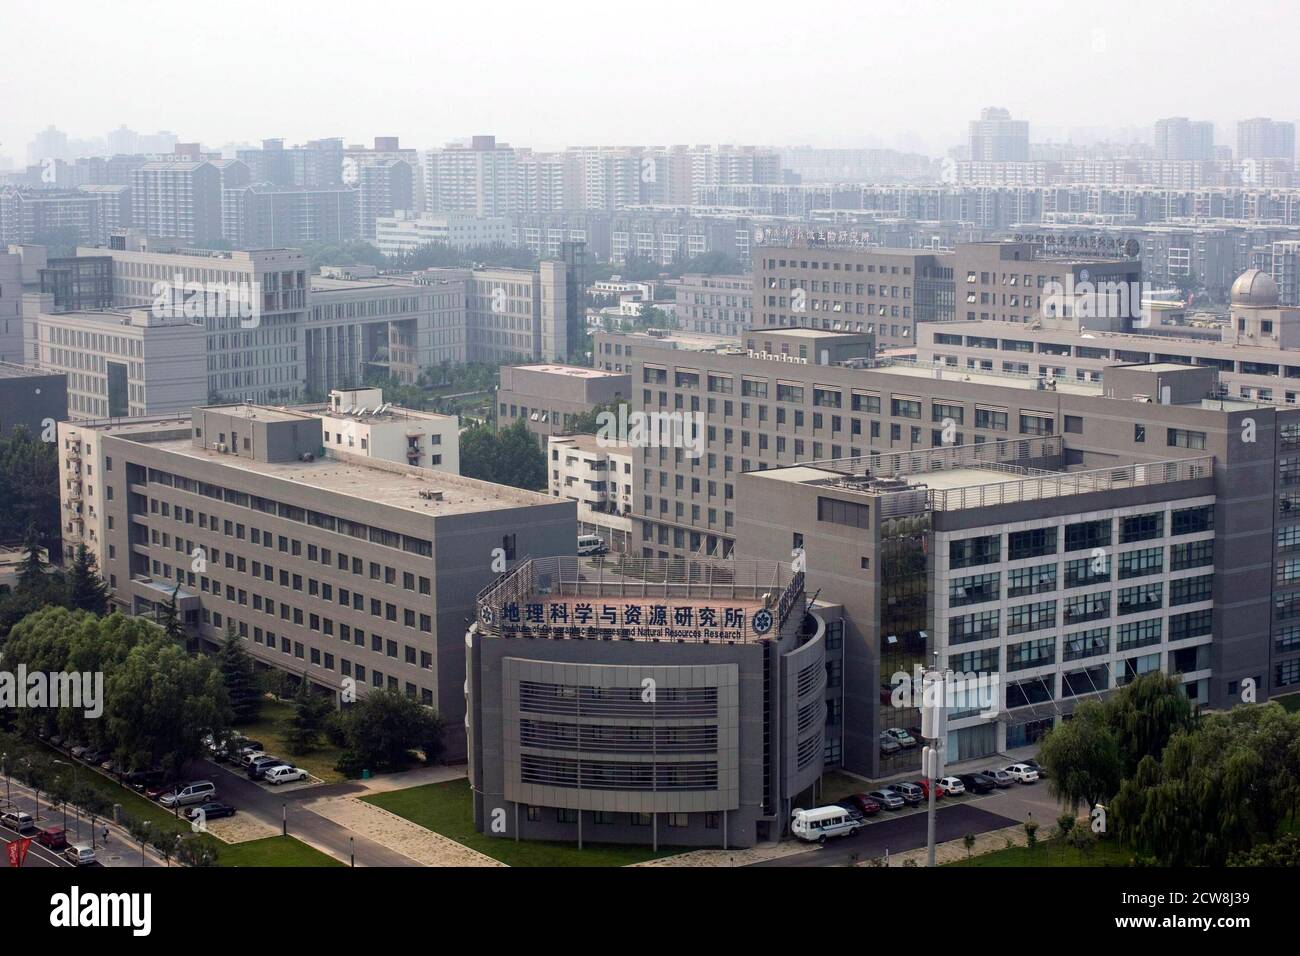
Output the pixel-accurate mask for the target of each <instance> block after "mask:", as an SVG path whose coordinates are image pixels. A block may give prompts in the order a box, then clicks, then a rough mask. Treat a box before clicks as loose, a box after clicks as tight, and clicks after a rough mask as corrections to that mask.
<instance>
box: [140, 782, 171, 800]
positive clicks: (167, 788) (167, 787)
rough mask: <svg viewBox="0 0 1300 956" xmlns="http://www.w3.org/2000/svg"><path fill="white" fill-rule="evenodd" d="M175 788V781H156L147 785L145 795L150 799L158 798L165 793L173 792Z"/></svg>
mask: <svg viewBox="0 0 1300 956" xmlns="http://www.w3.org/2000/svg"><path fill="white" fill-rule="evenodd" d="M175 789H176V784H175V783H155V784H151V785H149V786H147V787H145V789H144V795H145V796H146V797H148V798H149V799H150V800H157V799H158V798H159V797H161V796H162V795H163V794H164V793H171V792H172V791H173V790H175Z"/></svg>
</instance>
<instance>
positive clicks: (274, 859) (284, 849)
mask: <svg viewBox="0 0 1300 956" xmlns="http://www.w3.org/2000/svg"><path fill="white" fill-rule="evenodd" d="M217 853H218V857H217V862H218V863H219V864H220V865H221V866H346V864H345V863H343V862H341V861H340V860H336V859H334V857H332V856H326V855H325V854H324V853H322V852H320V850H317V849H314V848H313V847H309V846H308V845H307V844H305V843H303V842H302V841H301V840H295V839H294V838H293V837H286V836H272V837H266V838H265V839H262V840H249V841H248V842H247V843H234V844H229V845H227V844H222V845H221V847H220V849H218V851H217Z"/></svg>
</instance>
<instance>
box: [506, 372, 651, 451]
mask: <svg viewBox="0 0 1300 956" xmlns="http://www.w3.org/2000/svg"><path fill="white" fill-rule="evenodd" d="M631 389H632V386H631V378H630V376H628V375H627V374H625V373H618V372H610V371H605V370H602V369H598V368H586V367H584V366H580V365H559V364H555V363H551V364H544V365H514V366H510V365H503V366H502V367H501V387H500V389H499V390H498V392H497V430H498V431H500V430H501V429H503V428H509V427H510V426H511V425H513V424H514V423H515V422H516V421H519V420H521V419H522V420H523V421H524V423H525V424H526V426H527V428H528V430H529V431H530V432H532V433H533V434H534V435H537V436H538V440H539V441H540V442H542V443H543V444H545V440H546V437H547V436H550V435H567V434H569V433H570V432H571V431H572V430H573V420H574V419H575V418H576V417H577V416H579V415H583V414H586V413H587V412H589V411H591V410H592V408H594V407H595V406H596V405H602V404H604V405H608V404H610V403H611V402H614V401H616V400H618V399H626V398H629V397H630V393H631Z"/></svg>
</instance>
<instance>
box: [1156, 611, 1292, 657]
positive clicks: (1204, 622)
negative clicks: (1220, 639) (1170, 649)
mask: <svg viewBox="0 0 1300 956" xmlns="http://www.w3.org/2000/svg"><path fill="white" fill-rule="evenodd" d="M1213 623H1214V612H1213V611H1211V610H1210V609H1209V608H1206V609H1205V610H1203V611H1188V612H1187V613H1185V614H1171V615H1169V640H1171V641H1181V640H1183V639H1185V638H1188V637H1202V636H1204V635H1206V634H1209V633H1210V632H1211V630H1212V629H1213ZM1291 630H1293V631H1297V632H1298V633H1300V628H1295V627H1292V628H1291ZM1283 649H1284V648H1281V647H1279V648H1278V650H1279V651H1280V650H1283Z"/></svg>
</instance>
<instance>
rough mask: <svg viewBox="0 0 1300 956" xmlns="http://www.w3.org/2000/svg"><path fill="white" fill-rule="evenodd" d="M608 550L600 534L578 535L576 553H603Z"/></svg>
mask: <svg viewBox="0 0 1300 956" xmlns="http://www.w3.org/2000/svg"><path fill="white" fill-rule="evenodd" d="M608 550H609V548H607V547H605V542H604V539H602V538H601V536H600V535H598V534H580V535H578V554H583V555H586V554H604V553H605V552H606V551H608Z"/></svg>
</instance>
